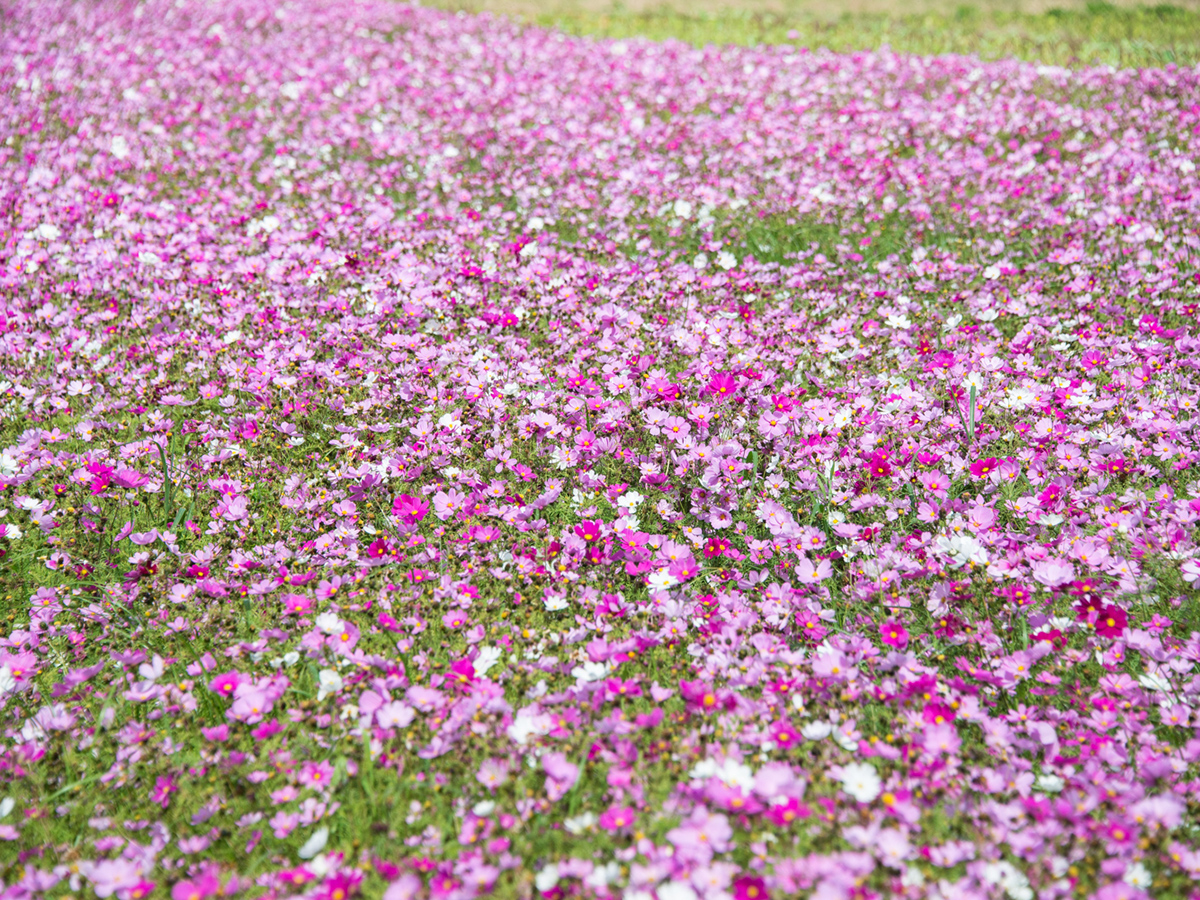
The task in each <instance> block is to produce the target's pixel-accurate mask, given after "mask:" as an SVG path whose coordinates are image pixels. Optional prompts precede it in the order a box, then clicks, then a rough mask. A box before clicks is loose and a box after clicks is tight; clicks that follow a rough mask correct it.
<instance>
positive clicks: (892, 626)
mask: <svg viewBox="0 0 1200 900" xmlns="http://www.w3.org/2000/svg"><path fill="white" fill-rule="evenodd" d="M879 637H880V639H881V640H882V641H883V642H884V643H885V644H887V645H888V646H889V647H896V648H898V649H901V650H903V649H904V648H905V647H906V646H908V631H907V630H906V629H905V627H904V625H903V624H901V623H900V622H897V621H895V620H894V619H893V620H891V621H888V622H884V623H883V624H882V625H880V626H879Z"/></svg>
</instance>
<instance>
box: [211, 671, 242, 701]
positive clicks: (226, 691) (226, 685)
mask: <svg viewBox="0 0 1200 900" xmlns="http://www.w3.org/2000/svg"><path fill="white" fill-rule="evenodd" d="M241 683H242V677H241V673H240V672H226V673H225V674H224V675H218V676H217V677H216V678H214V679H213V680H212V681H210V682H209V683H208V689H209V690H210V691H212V692H213V693H216V694H220V695H221V696H222V697H232V696H233V692H234V691H236V690H237V687H238V685H239V684H241Z"/></svg>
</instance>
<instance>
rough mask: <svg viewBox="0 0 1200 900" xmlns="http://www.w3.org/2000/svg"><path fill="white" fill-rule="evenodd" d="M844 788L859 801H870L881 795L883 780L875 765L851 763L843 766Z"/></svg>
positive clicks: (842, 778) (842, 779)
mask: <svg viewBox="0 0 1200 900" xmlns="http://www.w3.org/2000/svg"><path fill="white" fill-rule="evenodd" d="M841 782H842V790H844V791H845V792H846V793H847V794H849V795H850V796H851V797H853V798H854V799H855V800H857V801H858V802H859V803H870V802H871V801H872V800H874V799H875V798H876V797H878V796H879V792H880V790H881V789H882V788H883V782H882V781H880V779H879V773H878V772H876V771H875V767H874V766H871V765H869V764H868V763H851V764H850V765H848V766H842V777H841Z"/></svg>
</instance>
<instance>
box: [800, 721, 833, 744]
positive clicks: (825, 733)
mask: <svg viewBox="0 0 1200 900" xmlns="http://www.w3.org/2000/svg"><path fill="white" fill-rule="evenodd" d="M800 733H801V734H802V735H804V739H805V740H806V741H820V740H824V739H825V738H827V737H829V735H831V734H833V726H832V725H830V724H829V723H828V722H809V723H808V724H807V725H805V726H804V727H803V728H801V729H800Z"/></svg>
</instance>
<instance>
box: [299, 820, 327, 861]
mask: <svg viewBox="0 0 1200 900" xmlns="http://www.w3.org/2000/svg"><path fill="white" fill-rule="evenodd" d="M328 841H329V829H328V828H326V827H324V826H321V827H320V828H318V829H317V830H316V831H314V832H313V834H312V837H310V838H309V839H308V840H307V841H305V842H304V846H303V847H301V848H300V849H299V850H297V851H296V855H297V856H299V857H300V858H301V859H312V858H313V857H314V856H316V855H317V854H318V853H320V852H321V851H322V850H324V849H325V844H326V843H328Z"/></svg>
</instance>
